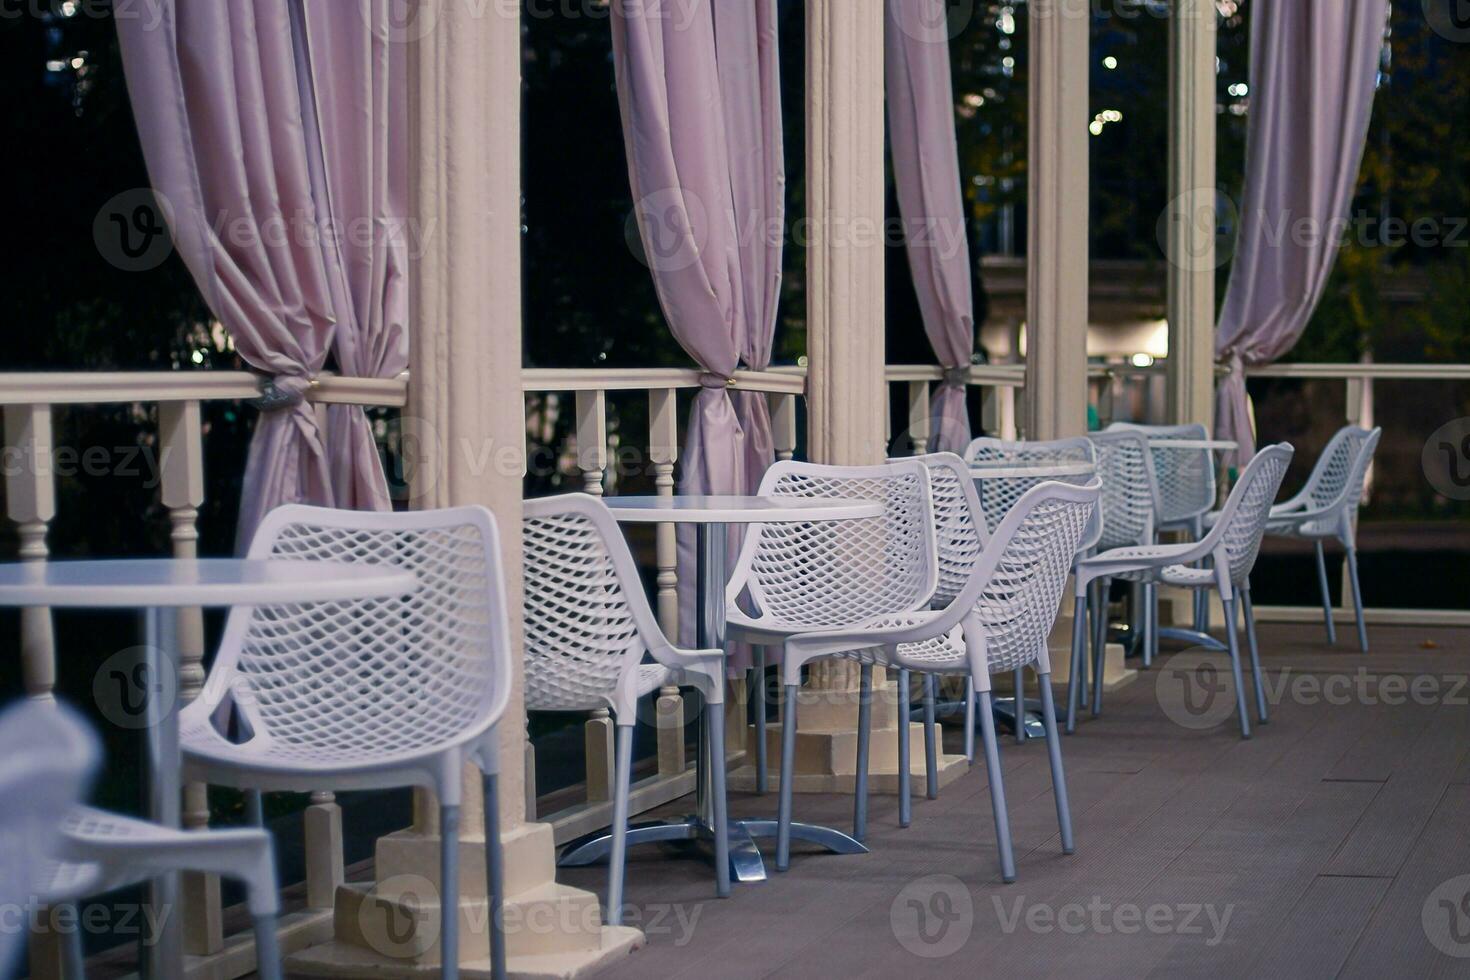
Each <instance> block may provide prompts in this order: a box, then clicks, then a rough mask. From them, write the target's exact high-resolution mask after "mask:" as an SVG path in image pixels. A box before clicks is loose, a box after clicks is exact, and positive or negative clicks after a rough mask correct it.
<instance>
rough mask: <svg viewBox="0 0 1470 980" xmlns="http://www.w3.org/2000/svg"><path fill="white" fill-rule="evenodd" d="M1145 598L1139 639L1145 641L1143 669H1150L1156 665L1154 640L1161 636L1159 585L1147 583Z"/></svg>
mask: <svg viewBox="0 0 1470 980" xmlns="http://www.w3.org/2000/svg"><path fill="white" fill-rule="evenodd" d="M1142 594H1143V595H1142V598H1143V617H1142V618H1143V632H1142V633H1140V634H1139V637H1138V638H1139V640H1140V641H1142V643H1143V669H1144V670H1148V669H1149V668H1150V667H1152V666H1153V665H1154V641H1155V640H1156V639H1158V636H1159V620H1158V616H1159V590H1158V586H1156V585H1153V584H1145V585H1144V587H1143V589H1142Z"/></svg>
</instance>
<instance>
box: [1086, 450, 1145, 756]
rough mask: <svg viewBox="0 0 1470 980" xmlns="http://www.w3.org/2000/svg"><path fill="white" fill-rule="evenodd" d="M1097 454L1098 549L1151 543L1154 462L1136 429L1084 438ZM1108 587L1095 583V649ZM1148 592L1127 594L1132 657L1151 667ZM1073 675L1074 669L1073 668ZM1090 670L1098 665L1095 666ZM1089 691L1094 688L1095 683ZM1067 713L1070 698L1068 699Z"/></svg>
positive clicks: (1102, 641)
mask: <svg viewBox="0 0 1470 980" xmlns="http://www.w3.org/2000/svg"><path fill="white" fill-rule="evenodd" d="M1087 439H1088V441H1089V442H1091V443H1092V445H1093V448H1094V449H1095V450H1096V451H1097V473H1098V476H1099V477H1100V478H1101V479H1102V485H1103V492H1102V502H1101V504H1100V506H1099V510H1100V511H1101V512H1102V533H1101V535H1100V536H1099V537H1098V540H1097V545H1096V550H1097V551H1098V552H1105V551H1109V550H1111V549H1113V548H1132V547H1138V546H1142V545H1149V544H1153V543H1154V541H1155V531H1156V528H1157V526H1158V511H1159V486H1158V480H1157V478H1156V477H1155V475H1154V466H1153V457H1152V454H1151V453H1150V452H1149V448H1148V439H1147V438H1146V437H1145V436H1144V435H1143V433H1141V432H1138V431H1136V430H1128V429H1116V430H1113V431H1110V432H1094V433H1092V434H1090V435H1089V436H1088V437H1087ZM1111 588H1112V584H1111V582H1110V581H1109V579H1108V578H1107V577H1102V578H1099V579H1098V580H1097V590H1096V605H1097V606H1098V609H1097V614H1096V615H1095V616H1094V617H1093V641H1094V643H1096V644H1097V649H1099V650H1102V649H1104V648H1105V647H1106V645H1107V636H1108V595H1109V592H1110V590H1111ZM1151 589H1152V587H1151V586H1149V585H1147V584H1145V585H1140V586H1138V587H1137V588H1136V589H1134V591H1133V592H1132V594H1131V603H1132V608H1131V613H1132V619H1133V626H1134V634H1133V635H1134V643H1135V647H1134V650H1135V652H1141V653H1142V654H1143V665H1144V666H1145V667H1149V666H1152V665H1153V645H1152V636H1151V635H1150V631H1149V623H1148V615H1147V612H1146V611H1147V610H1148V609H1150V608H1152V606H1153V602H1152V595H1151ZM1072 666H1073V668H1074V670H1075V669H1076V668H1077V665H1076V664H1073V665H1072ZM1093 666H1094V668H1095V669H1096V668H1097V667H1100V666H1101V661H1095V662H1094V664H1093ZM1093 686H1094V687H1096V686H1097V682H1096V678H1094V680H1093ZM1067 701H1068V705H1069V708H1070V705H1071V701H1072V699H1071V698H1070V697H1069V698H1068V699H1067ZM1074 728H1075V714H1073V713H1072V712H1071V711H1070V710H1069V712H1068V715H1067V731H1069V732H1070V731H1073V730H1074Z"/></svg>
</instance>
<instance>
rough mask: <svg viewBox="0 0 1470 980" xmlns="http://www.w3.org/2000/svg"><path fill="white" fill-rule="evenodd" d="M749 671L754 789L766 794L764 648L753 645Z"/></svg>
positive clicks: (768, 780) (768, 779)
mask: <svg viewBox="0 0 1470 980" xmlns="http://www.w3.org/2000/svg"><path fill="white" fill-rule="evenodd" d="M752 657H753V659H754V662H755V666H754V669H753V670H752V671H751V673H752V676H753V677H754V678H755V683H756V691H755V791H756V792H757V793H759V794H760V795H762V796H764V795H766V791H767V790H768V789H769V788H770V770H769V769H768V768H767V764H766V648H765V647H755V648H754V650H753V651H752Z"/></svg>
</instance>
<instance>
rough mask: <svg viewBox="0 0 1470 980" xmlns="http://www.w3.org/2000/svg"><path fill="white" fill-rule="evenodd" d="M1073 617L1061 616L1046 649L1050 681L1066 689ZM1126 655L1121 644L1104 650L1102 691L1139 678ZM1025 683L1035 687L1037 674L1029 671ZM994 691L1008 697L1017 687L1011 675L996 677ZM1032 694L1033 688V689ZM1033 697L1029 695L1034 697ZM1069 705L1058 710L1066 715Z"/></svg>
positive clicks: (1088, 651) (1124, 684) (1090, 652)
mask: <svg viewBox="0 0 1470 980" xmlns="http://www.w3.org/2000/svg"><path fill="white" fill-rule="evenodd" d="M1072 623H1073V617H1072V616H1058V617H1057V622H1056V625H1055V626H1054V627H1052V631H1051V636H1050V637H1048V639H1047V650H1048V651H1049V652H1050V654H1051V679H1052V684H1053V685H1055V686H1058V687H1062V688H1065V687H1066V685H1067V682H1068V681H1069V680H1071V679H1072ZM1087 654H1088V656H1091V655H1092V641H1091V640H1090V639H1089V640H1088V644H1087ZM1126 656H1127V652H1126V651H1125V650H1124V649H1123V644H1121V643H1109V644H1108V645H1107V646H1105V647H1104V648H1103V690H1104V691H1114V690H1117V689H1118V688H1120V687H1124V686H1126V685H1128V684H1131V683H1133V681H1134V680H1135V679H1136V678H1137V677H1138V671H1137V670H1135V669H1133V668H1132V667H1129V666H1128V664H1127V662H1126ZM1027 675H1028V676H1027V679H1026V683H1027V684H1028V685H1034V684H1035V683H1036V674H1035V673H1034V672H1033V671H1030V670H1028V671H1027ZM994 683H995V689H996V690H997V691H999V690H1001V689H1002V685H1004V690H1005V692H1006V693H1007V694H1011V693H1014V688H1015V684H1014V682H1013V679H1012V676H1011V675H1010V674H1004V675H997V676H996V678H995V682H994ZM1030 689H1031V690H1032V691H1034V690H1035V688H1034V687H1031V688H1030ZM1031 696H1034V695H1028V697H1031ZM1066 710H1067V709H1066V705H1065V704H1063V703H1061V702H1060V701H1058V703H1057V711H1058V712H1059V713H1062V712H1065V711H1066Z"/></svg>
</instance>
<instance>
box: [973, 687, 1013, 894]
mask: <svg viewBox="0 0 1470 980" xmlns="http://www.w3.org/2000/svg"><path fill="white" fill-rule="evenodd" d="M990 702H991V698H990V692H989V691H982V692H980V705H979V707H980V739H981V742H982V743H984V746H985V776H986V779H987V780H988V781H989V783H990V809H991V812H992V814H994V816H995V843H996V848H997V850H999V852H1000V876H1001V879H1002V880H1003V881H1006V882H1012V881H1015V880H1016V855H1015V852H1014V851H1013V850H1012V849H1011V819H1010V815H1009V814H1008V813H1007V811H1006V788H1005V780H1004V779H1003V778H1002V777H1001V774H1000V746H999V745H998V744H997V742H996V737H995V714H994V711H993V706H992V705H991V703H990Z"/></svg>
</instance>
